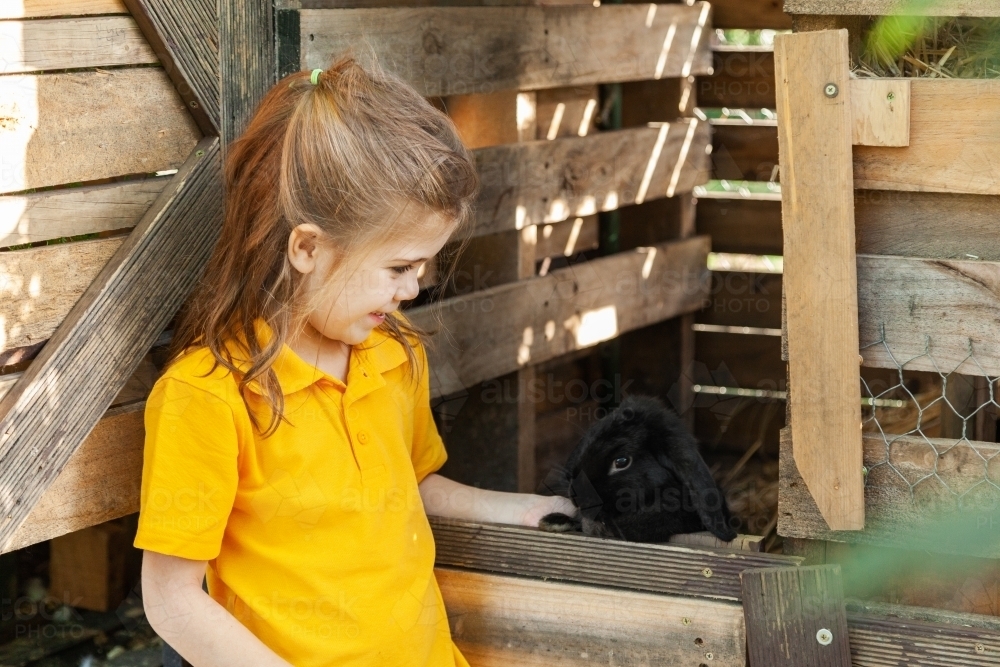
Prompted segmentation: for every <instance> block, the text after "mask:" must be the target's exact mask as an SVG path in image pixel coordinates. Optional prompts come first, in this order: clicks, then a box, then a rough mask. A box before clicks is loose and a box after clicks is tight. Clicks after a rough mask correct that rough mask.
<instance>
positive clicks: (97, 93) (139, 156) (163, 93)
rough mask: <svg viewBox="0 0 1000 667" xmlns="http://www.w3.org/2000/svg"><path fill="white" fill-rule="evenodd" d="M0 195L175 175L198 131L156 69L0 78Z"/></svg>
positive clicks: (165, 79)
mask: <svg viewBox="0 0 1000 667" xmlns="http://www.w3.org/2000/svg"><path fill="white" fill-rule="evenodd" d="M0 117H2V121H3V124H4V128H5V131H4V132H2V133H0V154H2V155H3V156H4V169H3V172H2V175H0V192H17V191H20V190H26V189H29V188H38V187H43V186H49V185H59V184H62V183H77V182H80V181H90V180H97V179H102V178H108V177H111V176H121V175H125V174H138V173H145V174H148V173H153V172H156V171H160V170H166V169H176V168H177V167H178V166H180V164H181V163H182V162H183V161H184V159H185V158H186V157H187V156H188V155H189V154H190V153H191V150H192V149H193V148H194V146H195V144H196V143H198V139H199V138H200V133H199V132H198V128H197V126H196V125H195V123H194V121H193V120H192V119H191V116H190V115H189V114H188V113H187V111H186V110H185V108H184V105H183V102H182V101H181V99H180V97H179V96H178V95H177V92H176V91H175V90H174V87H173V85H172V84H171V83H170V80H169V79H168V78H167V76H166V74H164V72H163V71H162V70H161V69H159V68H138V69H116V70H108V71H101V72H79V73H67V74H38V75H20V74H14V75H10V76H3V77H0Z"/></svg>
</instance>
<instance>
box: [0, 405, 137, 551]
mask: <svg viewBox="0 0 1000 667" xmlns="http://www.w3.org/2000/svg"><path fill="white" fill-rule="evenodd" d="M145 406H146V403H145V401H142V402H140V403H134V404H132V405H129V406H124V407H122V408H115V409H112V410H109V411H108V413H107V414H106V415H105V416H104V418H103V419H101V421H99V422H97V426H95V427H94V430H93V431H91V433H90V435H88V436H87V439H86V440H84V441H83V444H82V445H80V448H79V449H78V450H77V451H76V453H75V454H74V455H73V457H72V458H70V460H69V462H68V463H67V464H66V467H65V468H63V469H62V472H60V473H59V476H58V477H56V479H55V481H53V482H52V485H51V486H50V487H49V488H48V490H47V491H46V492H45V494H44V495H43V496H42V497H41V499H40V500H39V501H38V503H37V504H36V505H35V506H34V507H33V508H32V510H31V513H30V514H28V519H27V520H26V521H25V522H24V524H23V525H22V526H21V528H20V529H19V530H18V531H17V532H16V533H15V534H14V537H13V539H12V541H11V542H10V544H9V545H8V546H7V547H6V550H7V551H11V550H14V549H21V548H23V547H26V546H28V545H29V544H35V543H37V542H42V541H44V540H49V539H52V538H53V537H58V536H59V535H65V534H66V533H70V532H73V531H75V530H80V529H81V528H86V527H87V526H93V525H96V524H98V523H102V522H104V521H110V520H112V519H117V518H118V517H120V516H125V515H126V514H132V513H133V512H138V511H139V487H140V482H141V481H142V448H143V440H144V436H145V431H144V429H143V423H142V421H143V420H142V415H143V410H144V409H145Z"/></svg>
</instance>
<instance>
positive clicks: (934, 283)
mask: <svg viewBox="0 0 1000 667" xmlns="http://www.w3.org/2000/svg"><path fill="white" fill-rule="evenodd" d="M998 309H1000V263H996V262H980V261H975V260H965V261H961V260H944V259H913V258H905V257H882V256H878V255H858V327H859V332H860V336H859V339H860V344H861V346H862V348H863V349H862V350H861V354H862V356H863V358H864V362H863V363H864V365H866V366H877V367H882V368H896V367H897V365H899V364H903V363H904V362H905V366H904V368H905V369H907V370H924V371H937V370H940V371H941V372H944V373H948V372H951V371H958V372H959V373H963V374H966V375H984V374H988V375H991V376H993V377H996V376H997V375H1000V341H998V339H997V312H998ZM883 331H884V334H885V340H886V343H887V344H888V347H889V350H888V351H887V350H886V347H885V346H884V345H871V344H872V343H875V342H877V341H879V340H881V339H882V335H883ZM970 346H971V350H970ZM970 351H971V352H972V353H974V355H975V360H972V359H969V358H968V357H969V354H970ZM890 352H891V355H892V356H891V357H890ZM928 352H929V354H927V353H928Z"/></svg>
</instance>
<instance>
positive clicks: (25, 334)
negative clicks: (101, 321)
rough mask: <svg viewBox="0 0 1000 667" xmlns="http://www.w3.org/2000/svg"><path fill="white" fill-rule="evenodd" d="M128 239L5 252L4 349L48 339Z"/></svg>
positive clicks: (1, 267)
mask: <svg viewBox="0 0 1000 667" xmlns="http://www.w3.org/2000/svg"><path fill="white" fill-rule="evenodd" d="M124 240H125V237H123V236H120V237H116V238H110V239H97V240H94V241H81V242H79V243H64V244H58V245H48V246H39V247H37V248H29V249H27V250H15V251H13V252H4V253H0V295H2V298H0V319H2V320H3V327H2V330H0V351H4V350H10V349H13V348H17V347H23V346H26V345H33V344H35V343H39V342H41V341H44V340H47V339H48V338H49V337H50V336H51V335H52V332H53V331H55V330H56V327H58V326H59V323H60V322H62V321H63V320H64V319H65V318H66V315H67V314H68V313H69V311H70V309H72V308H73V304H75V303H76V302H77V300H78V299H79V298H80V295H81V294H83V293H84V292H85V291H86V289H87V288H88V287H89V286H90V284H91V283H92V282H93V280H94V278H95V277H97V274H98V273H100V271H101V269H102V268H103V267H104V265H105V264H107V262H108V260H109V259H110V258H111V256H112V255H114V253H115V251H116V250H118V248H119V247H120V246H121V244H122V242H123V241H124Z"/></svg>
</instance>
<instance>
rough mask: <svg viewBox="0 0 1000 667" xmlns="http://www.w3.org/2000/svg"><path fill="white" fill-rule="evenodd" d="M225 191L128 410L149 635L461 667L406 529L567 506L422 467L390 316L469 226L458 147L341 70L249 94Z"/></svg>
mask: <svg viewBox="0 0 1000 667" xmlns="http://www.w3.org/2000/svg"><path fill="white" fill-rule="evenodd" d="M225 180H226V214H225V222H224V226H223V229H222V235H221V238H220V240H219V242H218V245H217V246H216V249H215V252H214V255H213V257H212V259H211V261H210V263H209V266H208V268H207V270H206V273H205V277H204V279H203V280H202V283H201V285H200V286H199V288H198V289H197V290H196V292H195V294H194V295H193V296H192V298H191V299H190V300H189V303H188V304H187V307H186V308H185V310H184V312H183V313H182V316H181V318H180V320H179V323H178V326H177V329H176V331H175V338H174V343H173V345H172V349H171V355H170V358H171V361H170V363H169V364H168V367H167V369H166V371H165V373H164V375H163V376H162V377H161V378H160V379H159V381H158V382H157V383H156V385H155V386H154V387H153V391H152V393H151V394H150V396H149V400H148V403H147V407H146V415H145V424H146V444H145V460H144V465H143V474H142V491H141V512H140V517H139V531H138V534H137V536H136V539H135V546H136V547H138V548H141V549H143V550H144V555H143V568H142V591H143V600H144V606H145V609H146V614H147V618H148V620H149V622H150V624H151V625H152V626H153V628H154V629H155V630H156V631H157V632H158V633H159V634H160V635H161V636H162V637H163V638H164V639H165V640H166V641H167V642H168V643H169V644H170V645H171V646H173V647H174V648H175V649H176V650H177V651H178V652H179V653H180V654H181V655H182V656H183V657H184V658H185V659H186V660H187V661H189V662H190V663H192V664H193V665H195V666H196V667H208V666H211V667H224V666H226V665H233V666H234V667H235V666H239V667H247V665H253V666H254V667H270V666H272V665H273V666H278V665H284V666H287V665H295V666H296V667H312V666H317V667H319V666H326V667H333V666H337V667H345V666H348V665H371V666H376V665H378V666H393V667H395V666H398V665H413V666H418V665H419V666H421V667H423V666H433V667H450V666H452V665H458V666H463V665H467V663H466V661H465V659H464V658H463V657H462V655H461V653H459V651H458V650H457V649H456V648H455V646H454V644H453V643H452V640H451V634H450V630H449V625H448V619H447V615H446V612H445V608H444V604H443V602H442V598H441V593H440V590H439V589H438V585H437V582H436V581H435V579H434V572H433V566H434V542H433V535H432V533H431V530H430V526H429V523H428V521H427V514H436V515H439V516H448V517H455V518H464V519H472V520H482V521H492V522H500V523H515V524H524V525H529V526H534V525H537V523H538V519H539V518H540V517H542V516H544V515H545V514H547V513H549V512H555V511H558V512H568V513H572V512H573V511H574V510H573V507H572V505H571V504H570V503H569V501H568V500H566V499H564V498H557V497H546V496H538V495H532V494H515V493H502V492H495V491H486V490H481V489H476V488H473V487H468V486H463V485H461V484H458V483H456V482H453V481H450V480H448V479H445V478H444V477H441V476H439V475H436V474H434V473H435V471H436V470H438V469H439V468H440V467H441V466H442V464H444V462H445V459H446V458H447V455H446V453H445V450H444V446H443V444H442V441H441V438H440V436H439V435H438V432H437V429H436V427H435V425H434V421H433V419H432V417H431V410H430V404H429V400H430V393H429V380H428V375H429V371H428V368H427V356H426V353H425V351H424V348H423V346H422V344H421V342H420V337H421V333H420V332H419V331H417V330H416V329H415V328H414V327H413V326H411V325H410V324H409V323H408V322H407V320H406V319H405V318H404V317H403V316H402V315H401V314H400V313H399V312H398V309H399V307H400V305H401V303H402V302H404V301H406V300H408V299H413V298H414V297H415V296H416V295H417V272H418V269H419V268H420V267H421V265H423V264H424V263H425V262H426V261H428V260H429V259H430V258H432V257H434V255H435V254H436V253H437V252H438V251H439V250H441V248H442V246H443V245H444V244H445V242H446V241H447V240H448V239H449V238H450V237H451V236H452V235H454V234H455V233H456V231H458V229H459V228H460V226H461V225H462V224H463V223H464V222H465V221H466V220H468V219H469V216H470V207H471V204H472V201H473V197H474V194H475V191H476V188H477V179H476V175H475V170H474V167H473V163H472V161H471V159H470V156H469V153H468V152H467V151H466V149H465V148H464V147H463V146H462V144H461V142H460V141H459V139H458V138H457V135H456V132H455V128H454V126H453V125H452V124H451V122H450V121H449V120H448V119H447V117H445V116H444V115H443V114H441V113H440V112H438V111H437V110H435V109H434V108H433V107H432V106H431V105H430V104H428V103H427V101H426V100H424V99H423V98H422V97H420V96H419V95H418V94H417V93H416V92H415V91H413V90H412V89H411V88H409V87H408V86H407V85H405V84H404V83H402V82H400V81H398V80H397V79H395V78H393V77H391V76H388V75H386V74H383V73H380V72H379V71H377V70H375V69H371V70H368V71H366V70H365V69H363V68H362V67H360V66H359V65H358V64H357V63H356V62H354V61H353V60H351V59H344V60H341V61H339V62H337V63H336V64H335V65H334V66H332V67H331V68H329V69H327V70H325V71H320V70H315V71H313V72H311V73H308V72H300V73H297V74H293V75H291V76H289V77H287V78H285V79H284V80H282V81H281V82H279V83H278V84H277V85H276V86H275V87H274V88H273V89H272V90H271V91H270V92H268V94H267V95H266V96H265V98H264V100H263V101H262V102H261V105H260V107H259V108H258V110H257V112H256V115H255V116H254V118H253V119H252V120H251V122H250V124H249V127H248V128H247V130H246V133H245V134H244V135H243V136H242V137H241V138H240V139H239V140H237V141H236V142H234V143H233V145H232V146H231V147H230V149H229V153H228V156H227V160H226V168H225ZM203 577H206V579H207V584H208V594H207V595H206V594H205V593H204V592H203V590H202V578H203Z"/></svg>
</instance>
